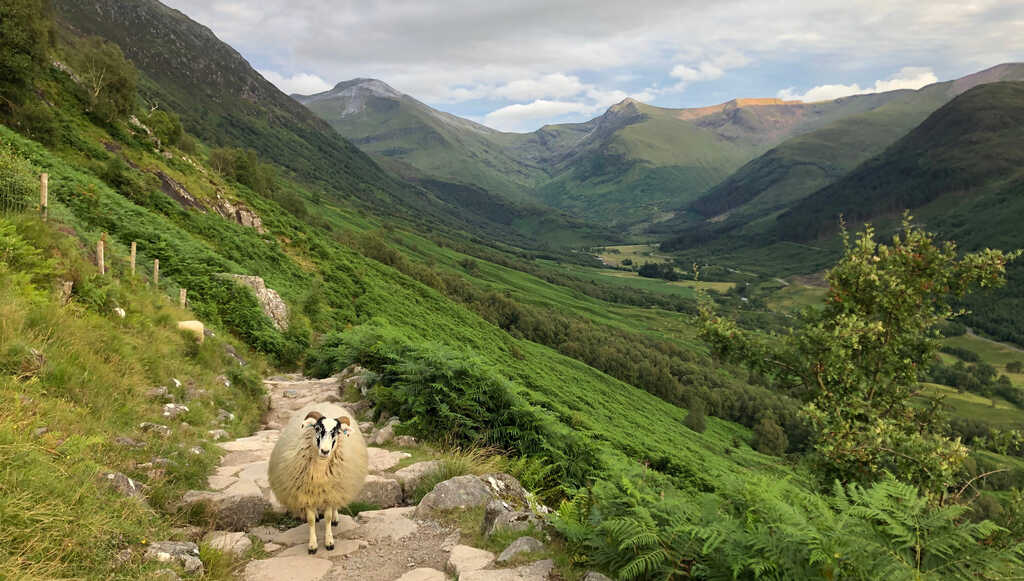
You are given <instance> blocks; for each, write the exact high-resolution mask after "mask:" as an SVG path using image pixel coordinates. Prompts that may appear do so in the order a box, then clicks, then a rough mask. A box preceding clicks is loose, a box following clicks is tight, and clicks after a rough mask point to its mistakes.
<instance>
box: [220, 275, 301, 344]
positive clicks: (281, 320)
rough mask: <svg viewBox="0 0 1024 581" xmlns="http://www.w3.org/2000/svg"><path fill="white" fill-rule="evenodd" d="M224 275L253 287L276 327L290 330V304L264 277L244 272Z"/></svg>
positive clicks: (281, 329) (264, 310) (265, 311)
mask: <svg viewBox="0 0 1024 581" xmlns="http://www.w3.org/2000/svg"><path fill="white" fill-rule="evenodd" d="M224 276H226V277H228V278H231V279H234V280H235V281H236V282H238V283H240V284H242V285H244V286H247V287H249V288H251V289H252V290H253V292H254V293H255V294H256V299H257V300H258V301H259V302H260V306H262V307H263V312H264V313H265V314H266V315H267V316H268V317H270V320H271V322H273V323H274V327H276V328H277V330H278V331H287V330H288V304H287V303H285V302H284V300H282V299H281V295H279V294H277V291H276V290H274V289H272V288H268V287H267V283H265V282H264V281H263V279H262V278H260V277H258V276H249V275H244V274H226V275H224Z"/></svg>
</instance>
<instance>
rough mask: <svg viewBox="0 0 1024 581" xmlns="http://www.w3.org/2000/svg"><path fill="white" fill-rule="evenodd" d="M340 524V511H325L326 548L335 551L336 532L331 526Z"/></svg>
mask: <svg viewBox="0 0 1024 581" xmlns="http://www.w3.org/2000/svg"><path fill="white" fill-rule="evenodd" d="M336 524H338V511H336V510H335V509H333V508H330V509H327V510H325V511H324V548H326V549H327V550H328V551H333V550H334V531H333V530H331V525H336Z"/></svg>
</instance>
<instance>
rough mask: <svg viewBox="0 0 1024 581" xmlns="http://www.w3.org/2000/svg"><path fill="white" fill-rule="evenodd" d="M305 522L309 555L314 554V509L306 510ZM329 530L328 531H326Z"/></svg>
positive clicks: (315, 545)
mask: <svg viewBox="0 0 1024 581" xmlns="http://www.w3.org/2000/svg"><path fill="white" fill-rule="evenodd" d="M306 521H308V522H309V547H308V548H309V554H310V555H312V554H313V553H316V547H317V544H316V509H315V508H307V509H306ZM328 530H330V529H328Z"/></svg>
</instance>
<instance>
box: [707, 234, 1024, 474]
mask: <svg viewBox="0 0 1024 581" xmlns="http://www.w3.org/2000/svg"><path fill="white" fill-rule="evenodd" d="M842 239H843V244H844V246H845V249H846V251H845V254H844V256H843V257H842V258H841V259H840V261H839V263H838V264H836V266H835V267H834V268H832V270H830V271H829V272H828V274H827V277H826V278H827V280H828V283H829V287H830V288H829V291H828V295H827V299H826V301H825V306H824V307H823V308H819V309H808V310H806V311H805V312H804V313H803V314H802V321H801V324H800V325H799V326H798V327H797V328H795V329H794V330H793V331H792V332H791V333H790V334H789V335H788V336H785V337H781V338H772V339H771V340H767V341H766V340H763V339H762V338H761V337H759V336H756V335H754V334H752V333H750V332H747V331H744V330H742V329H740V328H739V327H738V326H737V325H736V323H735V322H734V321H732V320H729V319H724V318H720V317H717V316H715V315H714V313H713V311H712V308H713V306H712V305H711V304H710V302H709V301H704V302H703V304H702V305H701V312H702V314H703V318H704V323H703V327H702V331H701V335H702V336H703V338H704V339H705V340H707V341H708V342H709V343H710V344H711V346H712V348H713V350H714V352H715V353H716V354H717V355H718V356H719V357H721V358H724V359H727V360H732V361H737V362H741V363H744V364H746V365H747V366H748V367H750V368H752V369H754V370H756V371H759V372H761V373H764V374H767V375H770V376H771V377H773V378H775V380H776V383H777V384H780V385H783V386H788V387H789V388H790V389H791V390H792V391H793V393H795V394H797V395H799V396H800V397H802V398H803V399H804V400H805V402H806V405H805V407H804V413H805V414H806V416H807V417H808V418H809V420H810V422H811V424H812V425H813V427H814V428H815V429H816V431H817V433H818V440H817V444H816V452H817V458H818V459H819V461H820V466H821V468H822V469H823V471H824V472H825V473H826V476H827V477H836V478H840V479H842V480H844V481H850V480H860V481H870V480H877V479H879V478H880V477H881V476H882V475H883V474H884V473H885V472H887V471H888V472H891V473H893V474H895V475H897V476H898V477H899V478H900V479H902V480H906V481H909V482H912V483H915V484H918V485H920V486H922V487H923V488H925V489H927V490H930V491H932V492H938V491H940V490H942V489H943V488H944V487H946V486H948V485H949V484H951V483H952V480H953V476H954V474H955V473H956V471H957V469H958V467H959V465H960V463H961V462H962V461H963V459H964V457H965V456H966V453H967V450H966V448H965V447H964V446H963V445H962V444H961V443H960V442H959V439H957V440H951V439H949V438H948V437H946V436H944V435H943V434H942V430H941V429H939V426H938V423H937V422H938V417H937V414H936V413H935V410H933V409H922V408H920V407H916V406H913V405H911V403H910V402H911V398H912V397H913V396H914V395H916V394H917V393H918V390H919V385H918V381H919V378H920V376H921V374H922V373H923V372H924V371H925V367H926V365H927V364H928V362H930V361H931V360H932V358H933V357H934V355H935V352H936V350H937V348H938V341H937V339H936V334H937V333H936V331H935V328H936V326H937V325H938V323H940V322H942V321H944V320H946V319H948V318H950V317H953V316H956V315H959V314H961V312H957V311H954V310H953V309H952V308H951V307H950V300H951V299H952V298H954V297H959V296H963V295H964V294H966V293H967V292H969V291H970V290H972V289H973V288H974V287H978V286H981V287H987V286H995V285H1000V284H1002V283H1003V282H1004V281H1005V274H1006V270H1005V267H1006V263H1007V262H1008V261H1009V260H1012V259H1014V258H1016V257H1017V256H1018V255H1019V254H1020V252H1019V251H1017V252H1012V253H1008V254H1004V253H1003V252H1002V251H999V250H984V251H981V252H977V253H972V254H966V255H964V256H959V255H958V253H957V249H956V245H955V244H953V243H952V242H945V243H937V242H936V241H935V239H934V237H933V236H932V235H931V234H928V233H926V232H924V231H922V230H920V229H917V228H915V227H913V226H911V224H910V217H909V216H906V217H905V219H904V223H903V229H902V231H901V232H900V233H898V234H896V235H895V236H894V237H893V239H892V242H891V244H888V245H887V244H881V243H878V242H876V241H875V240H874V230H873V229H872V228H871V227H870V226H868V227H866V228H865V230H864V232H863V233H861V234H860V235H859V236H858V237H857V239H856V241H853V242H851V241H850V239H849V237H848V235H847V233H846V231H845V230H844V231H843V233H842Z"/></svg>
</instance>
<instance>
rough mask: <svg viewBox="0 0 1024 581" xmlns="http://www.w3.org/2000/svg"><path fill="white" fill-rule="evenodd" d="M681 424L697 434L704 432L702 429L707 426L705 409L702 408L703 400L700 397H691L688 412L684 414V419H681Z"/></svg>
mask: <svg viewBox="0 0 1024 581" xmlns="http://www.w3.org/2000/svg"><path fill="white" fill-rule="evenodd" d="M683 425H684V426H686V427H687V428H690V429H691V430H693V431H694V432H697V433H698V434H703V433H704V430H706V429H707V428H708V425H707V411H705V409H704V400H702V399H700V398H693V401H691V402H690V412H689V413H688V414H686V419H684V420H683Z"/></svg>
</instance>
